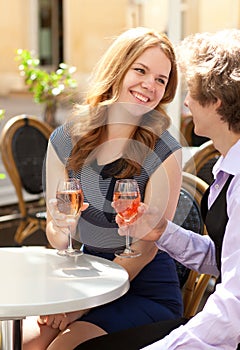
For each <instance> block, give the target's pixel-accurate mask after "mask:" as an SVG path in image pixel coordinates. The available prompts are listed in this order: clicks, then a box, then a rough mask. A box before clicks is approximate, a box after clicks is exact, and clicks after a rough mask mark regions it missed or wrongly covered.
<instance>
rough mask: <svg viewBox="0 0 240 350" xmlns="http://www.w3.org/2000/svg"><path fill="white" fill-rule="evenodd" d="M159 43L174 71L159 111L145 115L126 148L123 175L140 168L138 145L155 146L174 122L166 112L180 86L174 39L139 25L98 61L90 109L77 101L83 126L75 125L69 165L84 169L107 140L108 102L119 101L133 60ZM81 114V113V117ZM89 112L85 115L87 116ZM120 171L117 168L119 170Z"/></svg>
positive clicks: (89, 101) (76, 114) (130, 174)
mask: <svg viewBox="0 0 240 350" xmlns="http://www.w3.org/2000/svg"><path fill="white" fill-rule="evenodd" d="M156 46H157V47H159V48H160V49H161V50H162V51H163V52H164V54H165V55H166V56H167V58H168V59H169V60H170V62H171V71H170V75H169V80H168V84H167V86H166V90H165V93H164V96H163V98H162V100H161V101H160V102H159V104H158V105H157V106H156V107H155V111H152V112H150V113H148V115H147V118H143V119H142V122H141V124H140V125H139V126H138V127H136V130H135V132H134V134H133V135H132V139H133V140H136V141H138V142H135V143H134V145H135V146H133V145H131V147H130V145H129V147H128V150H127V149H126V154H125V156H126V155H127V157H126V158H125V159H124V160H123V163H124V164H121V165H120V168H121V170H122V169H124V171H121V175H120V177H125V176H132V175H134V174H136V172H137V173H139V172H140V167H141V166H140V164H139V161H137V162H134V161H133V159H135V158H133V157H132V156H131V154H134V155H136V154H139V152H138V149H135V150H134V149H133V148H134V147H136V148H138V147H139V144H140V143H143V144H144V145H145V146H147V147H145V149H149V150H152V149H153V148H154V145H155V142H156V139H157V137H158V136H159V135H161V133H162V132H163V130H165V129H167V128H168V127H169V125H170V118H169V117H168V115H167V114H166V111H165V107H166V104H168V103H170V102H171V101H172V100H173V98H174V96H175V92H176V88H177V82H178V77H177V65H176V57H175V53H174V50H173V47H172V44H171V42H170V41H169V39H168V38H167V36H166V35H165V34H164V33H159V32H157V31H155V30H152V29H148V28H144V27H137V28H132V29H129V30H127V31H126V32H124V33H123V34H121V35H120V36H119V37H118V38H117V39H115V41H114V42H113V43H112V45H111V46H110V47H109V49H108V50H107V51H106V52H105V54H104V55H103V56H102V58H101V59H100V61H99V62H98V63H97V65H96V67H95V69H94V70H93V73H92V81H91V85H90V88H89V91H88V93H87V96H86V99H85V102H84V104H85V105H87V106H88V109H87V112H86V113H84V112H83V113H81V112H80V111H81V110H82V108H83V106H80V105H77V106H76V108H75V111H74V115H73V116H74V118H76V121H77V120H79V123H80V126H79V127H78V128H76V129H75V134H77V138H78V141H77V142H76V143H75V145H74V148H73V150H72V154H71V157H70V159H69V162H68V166H69V168H71V169H73V170H75V171H76V170H78V169H80V168H81V167H82V166H83V164H84V163H85V162H86V160H87V159H88V161H90V160H91V159H92V158H93V157H91V156H90V154H92V155H93V154H94V150H95V149H96V148H97V146H99V145H100V144H101V142H102V140H103V135H104V133H105V131H106V123H107V120H106V118H107V113H105V110H106V108H107V106H109V105H111V104H113V103H115V102H117V100H118V97H119V94H120V91H121V86H122V82H123V79H124V77H125V74H126V73H127V71H128V70H129V68H130V67H131V65H132V64H133V62H134V61H135V60H136V59H137V58H138V57H139V56H140V55H141V54H142V53H143V52H144V51H145V50H146V49H148V48H151V47H156ZM79 115H81V117H79ZM83 115H85V118H84V117H83ZM130 148H131V149H130ZM140 153H141V156H142V161H143V160H144V158H145V157H146V154H143V153H146V152H143V153H142V150H141V152H140ZM116 172H117V171H116Z"/></svg>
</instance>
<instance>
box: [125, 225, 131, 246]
mask: <svg viewBox="0 0 240 350" xmlns="http://www.w3.org/2000/svg"><path fill="white" fill-rule="evenodd" d="M126 249H127V250H129V251H130V250H131V247H130V236H129V227H127V232H126Z"/></svg>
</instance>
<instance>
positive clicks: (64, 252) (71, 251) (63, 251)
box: [57, 249, 83, 256]
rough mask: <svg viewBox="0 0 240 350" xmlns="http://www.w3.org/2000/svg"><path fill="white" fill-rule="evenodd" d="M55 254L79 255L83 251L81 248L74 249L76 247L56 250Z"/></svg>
mask: <svg viewBox="0 0 240 350" xmlns="http://www.w3.org/2000/svg"><path fill="white" fill-rule="evenodd" d="M57 254H58V255H60V256H81V255H83V252H82V251H81V250H76V249H72V250H67V249H65V250H58V251H57Z"/></svg>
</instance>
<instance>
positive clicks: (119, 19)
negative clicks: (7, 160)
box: [0, 0, 240, 243]
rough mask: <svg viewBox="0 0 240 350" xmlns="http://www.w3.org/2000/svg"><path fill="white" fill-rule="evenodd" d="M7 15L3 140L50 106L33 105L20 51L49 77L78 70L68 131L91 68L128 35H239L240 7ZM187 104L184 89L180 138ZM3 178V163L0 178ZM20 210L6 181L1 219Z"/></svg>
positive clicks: (220, 1)
mask: <svg viewBox="0 0 240 350" xmlns="http://www.w3.org/2000/svg"><path fill="white" fill-rule="evenodd" d="M0 13H1V20H0V36H1V41H0V52H1V56H0V109H4V111H5V114H4V117H3V118H1V119H0V132H1V130H2V127H3V125H4V124H5V123H6V121H7V120H8V119H9V118H11V117H12V116H14V115H18V114H33V115H36V116H39V118H43V115H44V103H37V102H36V101H35V100H34V98H33V94H32V93H31V92H29V89H28V87H27V86H26V82H25V80H24V78H23V76H21V74H20V72H19V62H17V60H16V51H17V50H18V49H23V50H29V51H31V52H32V53H34V54H35V55H36V56H37V57H38V58H39V60H40V63H39V65H40V66H39V67H40V69H42V70H45V71H47V72H51V71H55V70H56V69H57V68H58V66H59V64H60V63H61V62H65V63H67V64H68V65H70V66H74V67H76V71H75V72H74V79H76V82H77V88H76V90H75V93H74V95H73V96H72V97H71V99H69V100H68V99H62V100H60V101H59V104H58V108H57V111H56V118H57V121H58V123H61V122H63V121H64V120H65V119H66V118H67V116H68V115H69V111H70V110H71V107H72V104H73V102H81V99H82V97H83V96H84V93H85V91H86V87H87V84H88V78H89V75H90V72H91V70H92V68H93V67H94V65H95V64H96V62H97V61H98V59H99V58H100V56H101V55H102V53H103V52H104V51H105V50H106V48H107V47H108V46H109V44H110V42H111V41H112V39H113V38H114V37H115V36H116V35H118V34H120V33H121V32H122V31H124V30H126V29H128V28H130V27H136V26H146V27H152V28H154V29H157V30H159V31H162V32H166V33H167V34H168V36H169V38H170V40H171V41H172V42H173V43H177V42H179V41H180V40H181V39H182V38H184V37H185V36H186V35H189V34H191V33H195V32H203V31H216V30H219V29H225V28H232V27H235V28H239V27H240V0H211V1H209V0H110V1H107V0H21V1H20V0H8V1H6V0H0ZM183 99H184V89H183V88H182V86H181V84H179V88H178V92H177V95H176V98H175V100H174V102H173V103H172V104H171V106H169V110H168V113H169V115H170V116H171V118H172V121H173V133H174V134H175V136H176V137H177V138H179V137H180V125H181V122H182V119H183V118H184V116H185V115H186V114H187V113H188V112H187V111H186V110H184V108H183ZM4 172H5V171H4V168H3V165H2V163H1V159H0V174H2V173H4ZM15 204H17V199H16V196H15V192H14V189H13V187H12V184H11V183H10V180H9V179H8V177H7V176H6V177H5V179H1V180H0V218H1V216H2V217H3V216H4V215H6V213H8V212H9V209H8V208H6V205H15ZM16 210H17V209H16ZM0 221H1V220H0ZM3 221H4V220H3ZM5 221H6V220H5ZM5 221H4V222H5ZM0 229H1V227H0ZM5 243H6V242H5Z"/></svg>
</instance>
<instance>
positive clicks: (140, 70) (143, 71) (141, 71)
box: [134, 68, 145, 74]
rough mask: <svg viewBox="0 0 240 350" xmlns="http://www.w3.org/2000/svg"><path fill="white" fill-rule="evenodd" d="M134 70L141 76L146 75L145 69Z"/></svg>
mask: <svg viewBox="0 0 240 350" xmlns="http://www.w3.org/2000/svg"><path fill="white" fill-rule="evenodd" d="M134 70H135V71H136V72H139V73H141V74H144V73H145V70H144V69H143V68H134Z"/></svg>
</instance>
